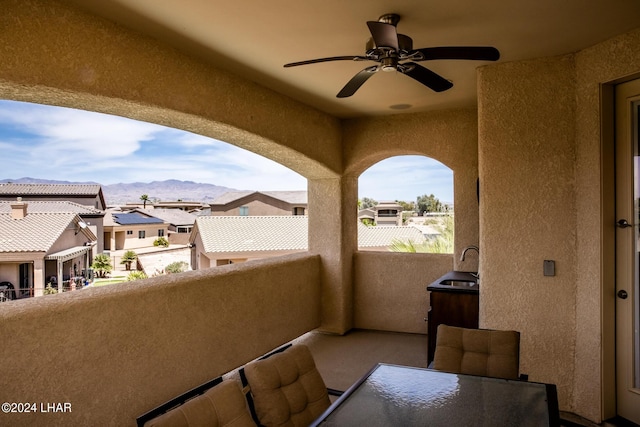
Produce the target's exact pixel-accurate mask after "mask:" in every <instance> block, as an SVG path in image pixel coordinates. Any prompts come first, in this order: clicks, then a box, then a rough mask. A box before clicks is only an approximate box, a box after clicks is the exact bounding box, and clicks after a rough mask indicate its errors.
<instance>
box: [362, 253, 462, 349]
mask: <svg viewBox="0 0 640 427" xmlns="http://www.w3.org/2000/svg"><path fill="white" fill-rule="evenodd" d="M353 265H354V274H355V279H354V304H353V315H354V325H355V327H356V328H359V329H375V330H379V331H393V332H409V333H415V334H426V333H427V322H425V321H424V319H425V317H427V310H428V308H429V296H428V294H427V289H426V288H427V285H429V284H430V283H431V282H433V281H434V280H436V279H437V278H438V277H440V276H442V275H444V274H445V273H446V272H448V271H451V270H452V269H453V255H450V254H418V253H415V254H414V253H396V252H356V254H355V256H354V258H353ZM426 345H427V344H426V340H425V346H426Z"/></svg>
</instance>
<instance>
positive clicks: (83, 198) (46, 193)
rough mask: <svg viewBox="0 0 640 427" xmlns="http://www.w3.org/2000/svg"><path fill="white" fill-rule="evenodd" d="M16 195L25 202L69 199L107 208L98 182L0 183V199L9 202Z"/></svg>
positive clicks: (90, 205) (14, 198)
mask: <svg viewBox="0 0 640 427" xmlns="http://www.w3.org/2000/svg"><path fill="white" fill-rule="evenodd" d="M16 197H22V200H23V201H25V202H29V201H32V200H40V201H47V200H48V201H69V202H75V203H78V204H79V205H83V206H89V207H92V208H94V209H97V210H100V211H104V210H105V209H106V208H107V204H106V203H105V201H104V194H103V193H102V186H100V184H16V183H6V184H3V183H0V201H8V202H10V201H14V200H16Z"/></svg>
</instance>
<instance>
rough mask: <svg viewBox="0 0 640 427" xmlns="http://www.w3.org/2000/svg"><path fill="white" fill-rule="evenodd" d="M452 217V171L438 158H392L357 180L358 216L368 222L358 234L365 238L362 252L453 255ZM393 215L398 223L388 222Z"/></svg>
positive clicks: (364, 222) (369, 170) (371, 168)
mask: <svg viewBox="0 0 640 427" xmlns="http://www.w3.org/2000/svg"><path fill="white" fill-rule="evenodd" d="M381 203H385V204H382V205H381V206H380V209H379V210H377V212H376V206H377V205H378V204H381ZM388 204H396V205H399V206H400V207H401V208H402V209H394V208H387V207H386V206H385V205H388ZM399 215H402V218H399ZM453 215H454V210H453V171H452V170H451V169H449V168H448V167H447V166H445V165H444V164H442V163H440V162H439V161H437V160H435V159H432V158H429V157H426V156H413V155H412V156H396V157H390V158H387V159H384V160H382V161H380V162H378V163H376V164H374V165H372V166H371V167H370V168H369V169H367V170H366V171H364V172H363V173H362V174H361V175H360V177H359V178H358V220H359V221H360V222H362V223H363V224H365V225H367V226H368V227H367V228H366V229H364V230H362V229H361V231H360V232H359V233H358V236H359V239H366V244H365V243H364V241H363V242H359V245H358V246H359V248H360V250H380V251H385V250H391V251H395V252H428V253H453V231H454V230H453V225H454V221H453V218H454V216H453ZM393 217H395V218H398V224H397V225H389V220H390V219H391V218H393ZM376 220H378V221H380V224H377V223H376ZM377 225H380V227H376V226H377ZM382 226H384V232H383V231H382ZM389 227H393V228H389ZM409 227H410V228H409ZM393 233H396V234H397V236H396V237H394V236H393ZM389 235H391V238H389Z"/></svg>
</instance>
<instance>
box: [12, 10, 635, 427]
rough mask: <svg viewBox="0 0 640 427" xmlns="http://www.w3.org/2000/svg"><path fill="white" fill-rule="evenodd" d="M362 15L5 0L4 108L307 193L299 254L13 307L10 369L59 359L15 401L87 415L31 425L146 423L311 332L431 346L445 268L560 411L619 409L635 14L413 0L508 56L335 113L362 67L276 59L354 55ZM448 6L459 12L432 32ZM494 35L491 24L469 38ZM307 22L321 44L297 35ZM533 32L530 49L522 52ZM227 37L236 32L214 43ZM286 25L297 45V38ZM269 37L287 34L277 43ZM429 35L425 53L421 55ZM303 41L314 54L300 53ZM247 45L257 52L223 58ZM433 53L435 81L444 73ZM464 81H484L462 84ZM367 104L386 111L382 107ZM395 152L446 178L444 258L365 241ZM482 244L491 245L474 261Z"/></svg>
mask: <svg viewBox="0 0 640 427" xmlns="http://www.w3.org/2000/svg"><path fill="white" fill-rule="evenodd" d="M243 4H244V3H243ZM370 4H371V2H360V3H357V5H358V7H355V6H354V7H349V8H347V6H345V3H344V2H337V1H336V2H334V1H323V2H322V7H317V8H316V9H317V10H315V11H313V12H311V11H310V8H311V6H309V8H306V5H307V2H296V7H295V8H293V7H292V8H273V7H272V5H265V4H263V3H258V2H250V5H249V6H247V7H246V8H242V11H237V5H236V4H235V3H230V2H212V3H210V2H188V3H187V4H185V3H184V2H178V1H175V2H171V1H167V2H157V1H142V0H141V1H128V0H120V1H110V2H104V1H101V0H100V1H98V0H95V1H94V0H82V1H80V0H77V1H75V0H64V1H57V0H19V1H18V0H8V1H4V2H3V3H2V13H1V14H0V28H2V31H1V32H0V54H1V56H2V60H1V61H0V96H1V97H3V98H5V99H10V100H19V101H28V102H38V103H44V104H52V105H58V106H65V107H74V108H81V109H86V110H91V111H98V112H103V113H110V114H117V115H121V116H125V117H130V118H133V119H137V120H143V121H147V122H153V123H158V124H162V125H165V126H171V127H175V128H179V129H184V130H188V131H190V132H195V133H198V134H201V135H206V136H210V137H213V138H217V139H219V140H222V141H225V142H228V143H230V144H234V145H236V146H239V147H242V148H245V149H248V150H251V151H253V152H255V153H257V154H260V155H263V156H265V157H268V158H270V159H273V160H275V161H277V162H279V163H281V164H283V165H285V166H287V167H289V168H290V169H292V170H294V171H296V172H298V173H299V174H301V175H302V176H304V177H305V178H306V179H307V180H308V204H309V215H308V239H309V240H308V242H309V246H308V250H307V251H304V252H301V253H296V254H290V255H284V256H281V257H274V258H270V259H265V260H258V261H255V262H250V263H249V262H247V263H241V264H233V265H227V266H223V267H221V268H211V269H204V270H199V271H192V272H186V273H183V274H177V275H170V276H162V277H157V278H150V279H147V280H145V281H141V282H138V283H125V284H121V285H118V287H117V288H115V287H101V288H94V289H86V290H83V291H82V292H69V293H64V294H62V295H52V296H47V297H46V298H31V299H28V300H26V301H13V302H8V303H3V304H4V306H3V307H2V310H0V322H1V323H2V324H3V325H12V328H11V329H10V330H9V329H8V328H7V329H3V330H2V332H0V341H2V346H1V347H0V357H2V359H3V360H8V359H9V357H8V356H9V355H10V357H11V359H13V360H19V361H20V362H21V364H22V366H28V367H38V366H47V367H53V368H51V369H47V371H46V375H25V373H24V371H23V370H22V369H13V370H4V371H3V377H2V380H1V381H2V387H0V401H3V402H4V401H16V400H18V401H25V402H28V401H41V400H45V399H46V400H48V401H58V400H60V401H71V402H73V411H72V412H71V413H60V414H41V413H33V414H9V415H8V416H11V415H20V418H19V422H20V423H22V424H25V425H26V424H29V425H36V424H40V425H44V424H46V425H49V426H53V425H87V424H93V425H133V424H134V419H135V417H136V416H137V415H139V414H141V413H143V412H145V411H146V410H148V409H149V408H152V407H154V406H156V405H157V404H159V403H160V402H163V401H166V400H168V399H170V398H171V397H173V396H175V395H177V394H178V393H180V392H181V391H183V390H187V389H189V388H191V387H193V386H194V385H196V384H201V383H203V382H205V381H207V380H208V379H210V378H212V377H215V376H217V375H222V374H224V373H226V372H229V371H230V370H233V369H235V368H237V367H238V366H240V365H242V364H244V363H246V362H247V361H249V360H251V359H253V358H255V357H258V356H260V355H262V354H264V353H266V352H268V351H270V350H271V349H273V348H275V347H277V346H279V345H280V344H282V343H284V342H287V341H289V340H292V339H294V338H297V337H299V336H301V335H302V334H305V333H307V332H308V331H312V330H320V331H323V332H326V333H332V334H335V335H341V334H345V333H347V332H349V331H351V330H353V329H354V328H357V329H382V330H385V331H391V332H394V333H399V332H403V333H412V334H423V335H424V334H426V333H427V325H426V324H425V322H424V311H425V307H427V306H428V304H429V296H428V294H427V293H426V291H425V286H426V284H428V283H430V282H432V281H434V280H436V279H437V278H438V277H440V276H442V275H443V274H445V273H446V272H448V271H450V270H466V271H478V272H479V273H480V277H481V278H482V279H481V285H480V311H479V323H480V326H481V327H483V328H492V329H513V330H517V331H519V332H520V333H521V342H520V366H521V370H522V372H526V373H527V374H528V375H529V379H530V380H531V381H537V382H549V383H553V384H556V386H557V390H558V400H559V405H560V409H562V410H563V411H569V412H572V413H575V414H578V415H580V416H582V417H584V418H587V419H589V420H592V421H594V422H598V423H599V422H601V421H602V420H603V419H606V418H609V417H612V416H614V415H616V414H617V411H618V410H619V409H618V408H619V406H620V404H621V403H622V399H621V398H620V396H621V394H620V393H619V392H618V391H617V390H616V382H618V383H619V381H617V380H616V370H617V368H618V367H619V366H620V365H619V363H618V362H617V361H616V357H615V356H616V345H617V344H624V343H627V342H629V343H630V342H633V340H634V338H633V335H632V333H623V334H619V335H618V336H616V331H617V329H616V313H617V310H619V309H620V308H621V307H625V306H626V305H628V304H629V303H630V301H632V300H633V298H631V299H627V300H622V299H620V298H617V296H616V293H617V292H618V290H617V289H616V281H618V280H620V279H621V277H622V276H620V275H617V274H616V250H615V242H616V241H620V239H622V238H623V237H624V236H626V234H624V233H627V232H631V231H632V230H633V229H634V228H633V227H625V228H621V227H616V225H615V224H616V222H617V221H618V220H621V219H626V220H628V221H629V223H631V224H634V223H635V221H633V210H632V209H631V211H630V212H631V214H629V211H628V210H625V211H623V212H624V217H621V216H620V215H616V198H615V197H614V195H615V190H616V184H620V183H621V182H624V180H620V179H616V178H615V176H616V173H617V172H618V173H622V172H623V171H624V170H626V168H627V166H628V165H629V164H631V161H629V162H628V163H623V164H622V166H621V164H620V163H619V164H618V165H616V158H615V155H614V154H615V153H616V150H614V146H615V142H616V138H615V137H616V132H615V130H614V129H615V108H614V105H615V101H616V99H618V100H619V101H621V102H622V101H624V100H625V99H626V98H621V96H620V95H618V98H616V90H622V89H623V88H624V87H627V86H623V84H629V83H630V82H631V81H633V80H635V79H638V78H639V77H640V24H639V22H640V19H639V18H640V4H639V3H638V2H637V1H626V0H624V1H623V0H621V1H615V2H602V1H594V2H584V1H575V0H568V1H563V2H557V1H548V0H542V1H536V2H490V6H485V5H486V2H473V1H468V0H467V1H462V2H445V3H441V4H440V5H439V6H438V7H437V8H436V9H437V10H434V9H433V4H432V3H427V2H419V1H409V2H406V7H405V8H404V9H403V10H402V11H399V12H400V13H405V14H406V15H407V18H406V19H405V20H404V21H403V22H406V24H407V26H409V25H410V24H409V23H410V22H411V20H412V19H414V20H415V21H417V22H418V25H416V27H414V28H416V29H415V30H412V31H409V33H411V34H413V37H414V38H415V37H416V34H417V33H418V32H419V31H423V30H420V28H424V31H426V30H428V29H429V28H432V27H433V26H434V25H436V24H437V25H440V24H442V25H443V27H439V28H440V30H441V31H440V32H438V34H439V35H438V37H437V40H436V41H434V44H446V43H486V44H491V45H496V46H497V47H498V48H500V49H503V50H504V55H503V56H502V58H501V60H500V61H497V62H493V63H482V64H479V65H480V66H479V67H478V68H477V69H475V68H474V65H471V66H470V67H471V68H470V69H469V68H465V69H463V68H462V65H460V62H456V65H455V67H454V68H448V69H449V70H451V73H458V72H459V73H460V74H459V75H458V77H455V76H453V75H452V79H453V80H454V82H455V86H454V88H453V92H450V95H451V96H452V97H455V96H456V94H461V93H463V92H464V88H465V87H467V89H468V90H469V91H471V93H472V95H473V96H472V97H471V98H470V99H467V101H460V102H455V100H454V99H451V98H446V99H449V100H450V102H441V103H437V104H429V106H425V104H427V103H430V102H435V101H436V100H439V99H445V97H447V96H448V95H447V94H446V93H443V94H433V93H431V92H429V91H428V90H427V89H425V88H424V87H422V85H418V86H419V87H418V88H417V89H416V88H415V87H414V86H411V85H412V84H414V83H415V82H413V81H411V79H408V78H406V79H405V77H407V76H402V75H399V74H398V73H377V75H375V76H373V77H372V78H371V79H370V81H368V82H367V83H366V86H365V87H363V88H362V89H361V90H362V92H359V93H358V94H357V96H355V97H351V98H350V99H346V100H343V101H340V100H336V99H335V94H336V93H337V91H338V90H339V88H340V87H341V86H342V85H344V83H345V81H346V80H348V79H349V78H350V76H352V75H354V74H355V73H357V72H359V71H360V70H361V69H362V68H363V65H362V64H358V63H355V64H353V63H351V62H349V61H343V63H344V64H343V63H340V65H341V66H342V65H344V66H345V67H354V68H353V69H351V68H349V69H346V70H344V69H342V68H340V69H339V70H338V71H335V70H336V68H334V65H335V63H334V64H331V67H329V66H328V65H327V67H329V68H327V69H326V71H325V69H324V68H320V69H318V68H316V69H315V70H316V71H314V70H313V69H312V68H309V67H324V65H323V64H314V65H310V66H308V67H307V68H306V69H305V70H302V69H301V68H302V67H300V69H299V70H289V71H288V72H289V74H288V75H287V77H288V78H286V77H283V75H282V74H281V73H284V71H283V67H282V64H284V63H286V62H287V61H295V60H303V59H306V58H305V56H306V55H305V52H306V53H307V54H308V55H309V57H311V58H312V57H321V56H323V55H324V56H331V55H336V54H349V51H350V50H351V49H352V48H353V49H354V50H355V49H357V50H356V52H353V54H358V52H360V51H361V48H358V47H359V46H361V45H363V44H364V42H365V40H366V37H367V33H366V31H367V30H366V26H365V21H366V20H368V19H376V17H377V16H379V14H381V13H386V12H389V10H388V9H394V8H396V7H397V6H396V4H395V3H390V2H382V3H376V4H375V5H374V6H370ZM403 4H405V3H403ZM349 5H351V3H349ZM297 6H299V7H297ZM208 7H210V8H208ZM252 7H253V9H252ZM371 7H372V8H373V9H374V10H368V9H370V8H371ZM398 7H399V6H398ZM451 8H454V9H455V10H451ZM247 10H251V11H252V13H246V11H247ZM440 10H442V11H446V12H448V14H447V15H446V16H442V15H439V17H440V18H441V19H438V18H436V19H434V20H432V21H430V25H427V24H426V23H424V19H425V17H427V18H428V17H431V16H432V15H433V14H434V13H436V12H439V11H440ZM241 12H242V13H241ZM254 12H255V13H254ZM467 12H472V13H473V12H476V13H475V14H474V15H473V16H470V15H469V14H467ZM318 14H320V16H321V17H322V19H321V18H319V17H318ZM326 14H328V17H329V18H330V19H329V18H328V19H324V18H325V17H326V16H327V15H326ZM267 16H268V17H269V18H270V19H266V18H265V17H267ZM489 18H491V19H489ZM334 19H335V20H339V21H340V23H341V28H345V31H347V29H349V30H348V31H352V30H350V29H351V28H352V27H354V26H356V24H357V25H359V28H356V32H355V33H353V34H352V35H351V36H347V35H346V34H345V35H343V37H345V38H348V40H349V43H352V44H350V45H348V46H345V45H344V44H342V43H340V45H338V43H333V42H327V43H323V44H320V43H314V42H312V40H313V39H310V37H312V36H313V37H316V40H323V39H322V37H325V36H326V37H329V36H330V35H332V34H334V33H335V32H339V33H340V34H343V32H342V31H335V30H334V29H335V28H336V26H335V24H334ZM283 21H286V22H284V23H283ZM261 22H263V23H265V25H269V27H268V28H270V30H269V31H266V30H265V31H263V32H262V37H255V36H252V35H247V34H246V33H242V35H243V37H240V34H238V33H233V29H234V28H236V27H239V26H240V25H244V31H248V30H250V29H251V27H247V25H249V26H251V25H254V26H257V25H259V24H260V23H261ZM485 22H486V25H487V27H484V28H485V31H476V32H475V33H473V34H474V37H472V40H469V39H468V38H466V37H464V36H465V35H468V33H467V30H469V31H471V30H472V29H473V28H474V26H475V25H481V24H482V23H485ZM576 23H577V24H576ZM285 24H286V25H285ZM294 24H295V25H294ZM313 24H315V25H321V28H319V29H318V30H317V31H319V32H321V34H318V33H317V32H316V31H308V32H303V31H302V29H303V28H307V27H308V26H309V25H313ZM401 25H402V24H401ZM522 26H525V29H524V31H527V35H529V34H535V35H538V36H539V37H536V36H531V35H530V36H529V37H526V40H524V41H523V35H522V34H521V33H520V32H519V31H520V29H521V28H522ZM327 27H329V28H330V30H329V31H326V29H327ZM418 27H419V28H418ZM445 27H446V28H445ZM260 28H264V27H260ZM220 29H222V30H223V31H227V32H229V33H230V34H228V33H227V34H225V36H218V35H216V36H211V37H210V33H209V32H213V31H216V30H220ZM294 29H297V30H298V31H299V32H300V37H301V39H298V38H296V37H293V36H292V35H291V34H286V33H283V32H284V31H286V30H294ZM322 29H324V30H325V32H324V33H322ZM551 30H553V31H551ZM529 31H531V33H529ZM200 32H201V33H202V34H204V36H203V38H202V39H199V38H198V37H197V34H200ZM271 32H272V33H273V34H274V35H278V34H282V38H280V39H279V41H278V42H272V41H273V38H272V34H271ZM325 34H326V35H325ZM516 34H517V35H518V37H517V38H516V37H515V35H516ZM303 35H305V36H306V37H307V38H306V39H304V38H302V36H303ZM423 36H424V39H421V40H416V44H417V43H420V44H421V45H422V43H424V44H428V43H427V42H429V40H427V39H428V38H429V37H428V34H423ZM547 36H549V37H548V38H547ZM265 39H266V40H265ZM203 40H205V41H203ZM341 40H342V39H341ZM518 40H519V41H518ZM218 42H219V43H220V44H216V43H218ZM527 42H528V44H527ZM293 48H296V49H298V50H297V51H296V54H299V55H300V56H301V57H300V58H293V57H291V56H290V55H289V53H290V49H293ZM556 48H558V49H556ZM248 49H249V50H251V52H252V53H251V54H248V53H247V50H248ZM303 49H304V50H303ZM342 49H345V50H346V52H344V53H343V50H342ZM234 53H237V54H238V55H239V56H238V57H237V58H240V59H241V60H242V61H244V62H241V61H240V59H236V60H229V55H232V54H234ZM269 61H272V62H269ZM440 62H441V63H438V64H436V62H434V69H435V67H439V66H442V67H453V66H452V65H451V64H449V63H448V62H447V61H440ZM445 62H446V63H445ZM454 62H455V61H454ZM340 70H342V71H340ZM465 70H466V71H465ZM339 71H340V73H341V75H340V76H336V73H338V72H339ZM467 72H468V73H469V76H468V77H469V81H470V84H469V85H468V86H466V84H462V83H460V84H459V83H458V82H459V81H460V79H462V77H461V75H462V74H464V73H467ZM385 75H386V77H385ZM274 76H280V77H279V78H277V77H274ZM448 76H449V74H447V77H448ZM465 78H466V77H465ZM307 79H313V82H314V83H306V82H307ZM385 79H388V80H385ZM376 80H377V82H379V83H380V85H379V86H378V85H377V84H378V83H377V82H376ZM316 82H318V83H316ZM407 85H408V86H409V88H407ZM402 88H404V89H406V90H401V89H402ZM425 90H427V92H426V93H425V92H423V91H425ZM327 94H328V95H327ZM397 94H401V96H399V95H398V97H396V95H397ZM414 94H417V95H415V97H414ZM410 97H411V102H408V101H409V99H408V98H410ZM373 104H375V105H377V106H378V107H379V110H376V111H371V110H368V109H367V108H368V105H373ZM422 107H424V108H422ZM617 134H620V132H618V133H617ZM194 150H196V151H197V150H198V148H197V147H196V148H194ZM628 151H629V152H631V150H628ZM617 152H620V151H619V150H618V151H617ZM203 153H204V151H203ZM404 154H412V155H424V156H428V157H431V158H433V159H436V160H438V161H440V162H441V163H443V164H445V165H446V166H447V167H449V168H450V169H451V170H453V172H454V200H453V202H454V203H455V212H456V214H455V245H454V246H455V250H454V253H453V254H451V255H444V256H443V255H441V254H439V255H436V254H399V253H389V252H377V251H360V250H358V248H357V224H358V221H357V195H358V188H357V187H358V177H359V176H360V175H361V174H362V173H363V171H365V170H366V169H367V168H369V167H370V166H372V165H373V164H375V163H376V162H379V161H381V160H383V159H385V158H388V157H391V156H395V155H404ZM97 160H98V159H97ZM5 161H6V160H5ZM150 167H152V165H150ZM625 176H627V175H625ZM478 180H479V190H480V191H479V193H478ZM631 194H633V193H632V192H631ZM478 195H479V196H478ZM619 212H620V211H618V213H619ZM28 217H29V216H27V217H26V218H28ZM625 217H626V218H625ZM70 221H71V220H70ZM71 232H72V233H73V231H71ZM629 235H630V234H629ZM468 245H477V246H479V247H480V256H479V258H478V257H476V256H475V255H474V256H468V257H467V258H466V260H465V261H460V254H461V252H462V251H463V249H464V248H465V247H466V246H468ZM618 254H619V253H618ZM545 260H553V261H554V262H555V266H556V268H555V275H552V276H546V275H544V274H543V262H544V261H545ZM398 277H402V280H396V281H395V286H393V287H389V286H387V284H388V283H389V282H391V281H393V280H394V279H395V278H398ZM629 289H631V288H629ZM630 292H631V294H632V295H636V294H637V293H638V290H637V287H636V288H635V290H630ZM363 296H366V298H365V297H363ZM618 332H619V330H618ZM15 337H19V338H20V339H15ZM425 345H426V339H425ZM44 348H46V349H47V351H46V352H43V351H41V350H42V349H44ZM60 361H67V362H69V363H60ZM71 361H73V363H72V362H71ZM89 361H90V362H89ZM167 366H171V369H170V370H167ZM624 378H626V377H624ZM97 385H99V386H97ZM97 402H99V405H98V404H97ZM88 408H90V409H88ZM14 419H16V420H17V419H18V418H14Z"/></svg>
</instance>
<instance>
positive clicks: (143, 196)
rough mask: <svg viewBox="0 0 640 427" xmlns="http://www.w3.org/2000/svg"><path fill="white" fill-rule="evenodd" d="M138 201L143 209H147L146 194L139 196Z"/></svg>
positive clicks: (147, 197) (147, 199) (147, 196)
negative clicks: (140, 201)
mask: <svg viewBox="0 0 640 427" xmlns="http://www.w3.org/2000/svg"><path fill="white" fill-rule="evenodd" d="M140 200H142V203H143V205H142V207H143V209H146V208H147V202H148V201H149V195H148V194H143V195H142V196H140Z"/></svg>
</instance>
